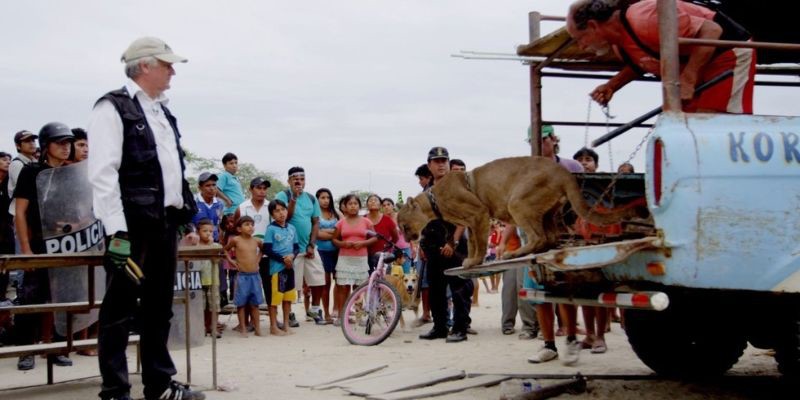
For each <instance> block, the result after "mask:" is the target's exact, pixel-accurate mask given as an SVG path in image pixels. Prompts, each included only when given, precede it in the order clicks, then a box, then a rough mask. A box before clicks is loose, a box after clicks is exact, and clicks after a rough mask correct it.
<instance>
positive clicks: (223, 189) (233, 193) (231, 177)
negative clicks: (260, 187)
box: [217, 153, 244, 215]
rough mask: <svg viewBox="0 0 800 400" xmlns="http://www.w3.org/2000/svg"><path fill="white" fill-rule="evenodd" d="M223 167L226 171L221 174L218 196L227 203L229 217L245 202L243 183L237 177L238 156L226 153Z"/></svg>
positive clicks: (226, 210) (223, 158) (226, 208)
mask: <svg viewBox="0 0 800 400" xmlns="http://www.w3.org/2000/svg"><path fill="white" fill-rule="evenodd" d="M222 166H223V167H224V168H225V170H224V171H222V172H221V173H220V174H219V181H218V182H217V187H218V189H217V196H219V198H220V199H222V201H224V202H225V215H229V214H233V213H235V212H236V209H237V208H238V207H239V204H242V202H243V201H244V191H242V183H241V182H239V178H237V177H236V173H237V172H239V158H238V157H236V154H233V153H225V155H224V156H222Z"/></svg>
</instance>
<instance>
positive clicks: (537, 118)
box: [528, 11, 542, 156]
mask: <svg viewBox="0 0 800 400" xmlns="http://www.w3.org/2000/svg"><path fill="white" fill-rule="evenodd" d="M541 16H542V15H541V14H539V13H538V12H535V11H534V12H531V13H528V40H529V42H531V43H532V42H534V41H536V39H538V38H539V35H540V32H539V26H540V23H541ZM528 68H529V69H530V85H531V87H530V94H531V121H530V122H531V123H530V129H531V135H530V145H531V155H532V156H541V155H542V70H541V69H540V68H539V69H537V68H536V65H533V64H531V65H530V67H528Z"/></svg>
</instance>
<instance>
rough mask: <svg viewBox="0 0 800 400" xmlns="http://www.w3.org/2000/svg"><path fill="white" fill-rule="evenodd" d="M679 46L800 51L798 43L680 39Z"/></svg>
mask: <svg viewBox="0 0 800 400" xmlns="http://www.w3.org/2000/svg"><path fill="white" fill-rule="evenodd" d="M678 44H683V45H687V46H714V47H741V48H748V49H768V50H784V51H800V44H796V43H778V42H742V41H738V40H715V39H695V38H678Z"/></svg>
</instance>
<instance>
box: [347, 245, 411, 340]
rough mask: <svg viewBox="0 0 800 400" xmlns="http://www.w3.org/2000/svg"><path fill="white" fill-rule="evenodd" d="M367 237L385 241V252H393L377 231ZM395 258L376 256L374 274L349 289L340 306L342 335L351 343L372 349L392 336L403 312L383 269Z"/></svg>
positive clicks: (393, 247)
mask: <svg viewBox="0 0 800 400" xmlns="http://www.w3.org/2000/svg"><path fill="white" fill-rule="evenodd" d="M369 234H370V235H375V236H378V237H379V238H381V239H383V240H385V241H386V242H387V243H389V244H388V245H387V249H385V250H392V249H395V246H394V243H392V242H391V240H389V239H387V238H386V237H384V236H383V235H381V234H379V233H377V232H370V233H369ZM394 259H395V255H394V254H393V253H392V252H387V251H383V252H381V253H379V254H378V263H377V264H376V267H375V271H374V272H372V274H370V276H369V279H368V280H367V282H365V283H364V284H362V285H361V286H359V287H358V288H356V289H355V290H353V292H352V293H350V296H348V297H347V300H346V301H345V303H344V307H343V308H342V309H343V313H344V315H342V316H341V318H342V333H343V334H344V337H346V338H347V341H349V342H350V343H352V344H356V345H359V346H374V345H376V344H380V343H381V342H383V341H384V340H386V338H388V337H389V335H391V334H392V332H393V331H394V328H395V327H397V323H398V322H399V321H400V313H401V312H402V311H403V305H402V304H401V303H402V302H401V300H400V295H399V294H397V290H395V288H394V287H393V286H392V285H390V284H389V283H388V282H386V280H384V279H383V278H384V276H385V275H386V267H387V266H388V265H390V263H391V262H392V261H393V260H394Z"/></svg>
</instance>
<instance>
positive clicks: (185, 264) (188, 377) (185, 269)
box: [183, 260, 192, 383]
mask: <svg viewBox="0 0 800 400" xmlns="http://www.w3.org/2000/svg"><path fill="white" fill-rule="evenodd" d="M183 301H184V303H183V320H184V324H185V326H184V329H186V335H185V338H184V340H185V341H186V383H192V350H191V348H192V343H191V336H190V332H189V325H190V324H189V305H190V304H189V261H188V260H184V261H183Z"/></svg>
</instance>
